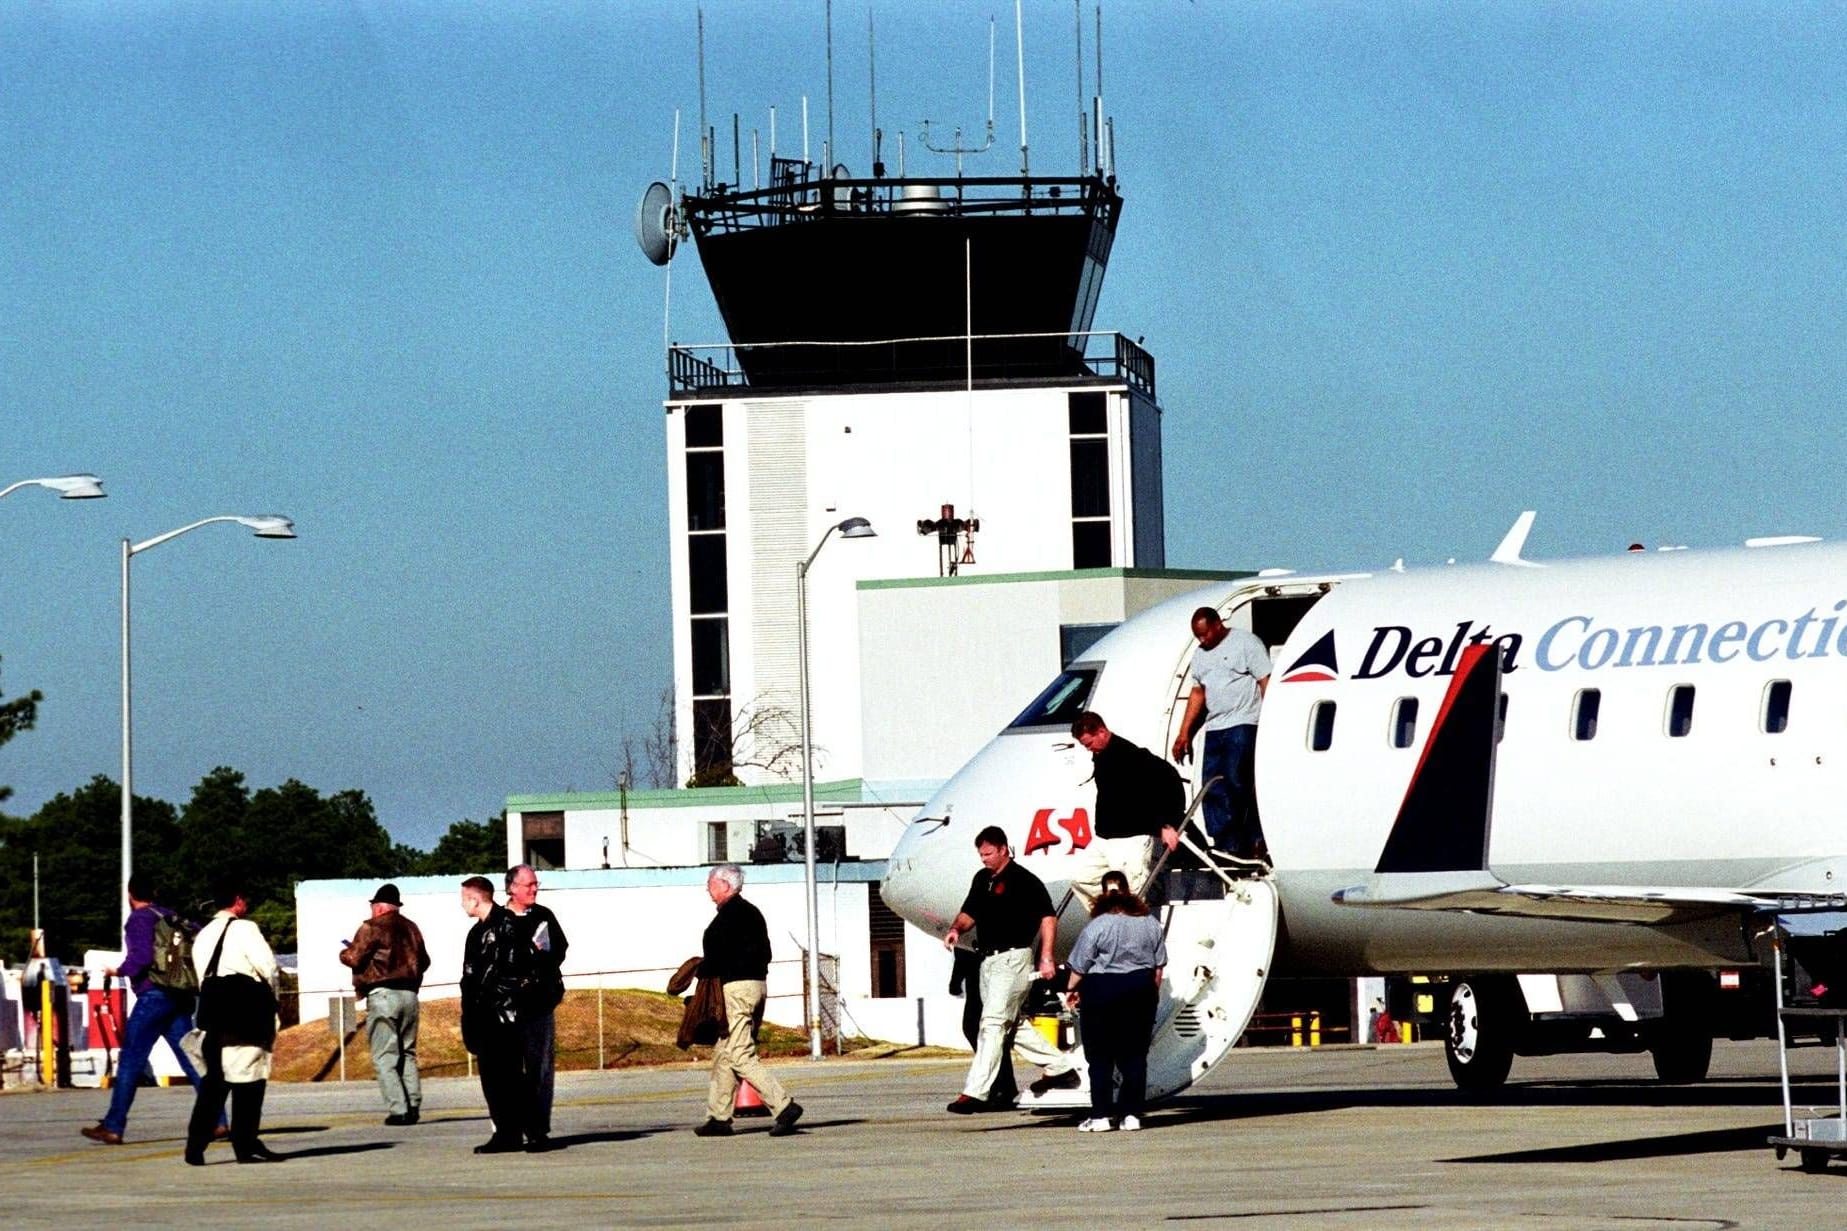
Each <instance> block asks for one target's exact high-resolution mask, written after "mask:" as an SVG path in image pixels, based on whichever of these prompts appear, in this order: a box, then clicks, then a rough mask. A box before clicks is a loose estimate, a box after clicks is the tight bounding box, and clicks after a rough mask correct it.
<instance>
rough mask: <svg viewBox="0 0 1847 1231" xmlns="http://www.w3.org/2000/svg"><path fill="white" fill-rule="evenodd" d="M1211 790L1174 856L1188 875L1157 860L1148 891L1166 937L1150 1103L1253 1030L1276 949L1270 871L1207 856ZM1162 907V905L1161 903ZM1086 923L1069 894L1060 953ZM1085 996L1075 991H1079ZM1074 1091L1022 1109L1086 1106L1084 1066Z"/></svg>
mask: <svg viewBox="0 0 1847 1231" xmlns="http://www.w3.org/2000/svg"><path fill="white" fill-rule="evenodd" d="M1211 785H1212V783H1210V782H1208V783H1206V784H1205V786H1202V787H1201V788H1200V792H1199V794H1198V795H1195V796H1194V798H1193V801H1192V803H1191V804H1190V805H1189V806H1188V808H1187V812H1186V816H1185V817H1184V818H1183V820H1182V823H1181V829H1180V849H1181V850H1184V851H1186V852H1188V853H1189V854H1190V856H1191V857H1192V858H1191V860H1190V861H1189V862H1193V863H1195V864H1196V865H1197V866H1196V867H1194V868H1185V869H1183V868H1169V867H1168V863H1169V855H1170V853H1169V852H1167V851H1162V852H1161V858H1160V859H1159V860H1158V861H1156V863H1155V866H1154V868H1153V870H1152V871H1150V873H1149V876H1148V883H1147V885H1145V886H1144V889H1143V891H1144V894H1145V895H1146V896H1147V897H1148V898H1149V905H1150V907H1151V908H1153V909H1156V910H1157V911H1158V912H1159V914H1160V917H1161V924H1162V926H1163V927H1164V928H1165V929H1166V936H1167V970H1166V974H1165V976H1164V977H1163V978H1162V980H1161V998H1160V1003H1159V1004H1158V1005H1157V1007H1156V1008H1155V1014H1154V1038H1153V1041H1152V1042H1151V1044H1150V1045H1149V1048H1148V1099H1149V1100H1150V1101H1153V1100H1155V1099H1162V1098H1167V1097H1169V1096H1171V1095H1175V1094H1178V1093H1179V1092H1180V1091H1182V1090H1184V1089H1186V1088H1187V1087H1188V1086H1190V1085H1192V1084H1193V1083H1194V1082H1196V1081H1198V1080H1199V1079H1200V1078H1202V1077H1204V1076H1205V1075H1206V1074H1207V1073H1209V1072H1211V1071H1212V1068H1213V1066H1214V1065H1216V1064H1217V1063H1218V1062H1219V1061H1220V1060H1222V1059H1223V1058H1224V1056H1225V1053H1226V1052H1228V1051H1230V1050H1231V1049H1232V1046H1233V1045H1234V1044H1236V1043H1237V1041H1238V1039H1239V1037H1240V1036H1241V1035H1242V1034H1243V1033H1244V1029H1245V1027H1246V1026H1248V1025H1249V1024H1250V1020H1251V1015H1252V1014H1253V1013H1254V1012H1255V1011H1256V1009H1257V1002H1258V1000H1259V999H1260V998H1261V997H1262V995H1263V987H1264V982H1265V980H1266V979H1267V978H1268V977H1269V973H1270V959H1271V956H1272V955H1273V953H1274V952H1275V948H1276V927H1277V898H1276V885H1275V882H1274V881H1273V880H1272V879H1271V878H1270V875H1269V866H1268V865H1267V864H1264V863H1260V862H1255V861H1251V860H1244V859H1237V858H1234V857H1232V856H1229V855H1226V854H1224V853H1223V852H1219V851H1215V850H1213V849H1212V848H1211V846H1210V844H1209V842H1208V840H1207V838H1206V834H1205V831H1204V829H1203V827H1202V826H1201V824H1200V822H1199V819H1198V816H1197V812H1198V808H1199V802H1200V800H1201V799H1202V798H1203V797H1204V794H1205V791H1206V788H1207V787H1210V786H1211ZM1157 903H1158V904H1157ZM1086 918H1087V912H1086V911H1085V908H1084V902H1083V899H1082V898H1079V897H1078V896H1077V894H1076V893H1075V892H1074V891H1072V890H1070V889H1069V888H1067V889H1066V891H1065V895H1064V897H1063V899H1062V900H1061V901H1060V903H1059V907H1058V922H1059V928H1058V932H1059V940H1060V947H1061V949H1063V950H1064V951H1065V952H1069V951H1070V950H1069V946H1070V944H1071V943H1073V942H1074V941H1075V939H1076V935H1077V932H1079V931H1081V930H1082V923H1083V921H1084V919H1086ZM1081 990H1082V988H1081V985H1080V991H1081ZM1078 1075H1079V1077H1080V1078H1081V1079H1082V1083H1081V1084H1080V1085H1079V1086H1077V1087H1074V1088H1067V1089H1060V1090H1047V1091H1046V1092H1045V1093H1043V1094H1033V1093H1031V1092H1030V1091H1025V1092H1022V1093H1021V1095H1020V1100H1019V1104H1018V1105H1019V1106H1020V1107H1021V1108H1022V1109H1026V1110H1060V1111H1063V1110H1075V1109H1080V1108H1088V1107H1089V1106H1090V1090H1089V1081H1090V1076H1089V1073H1088V1072H1087V1071H1086V1068H1085V1066H1084V1064H1083V1063H1082V1061H1081V1059H1080V1061H1079V1064H1078Z"/></svg>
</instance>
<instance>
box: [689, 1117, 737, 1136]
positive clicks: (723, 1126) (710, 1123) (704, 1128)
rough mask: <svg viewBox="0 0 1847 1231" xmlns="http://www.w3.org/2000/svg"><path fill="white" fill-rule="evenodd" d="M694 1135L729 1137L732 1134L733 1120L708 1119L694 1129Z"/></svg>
mask: <svg viewBox="0 0 1847 1231" xmlns="http://www.w3.org/2000/svg"><path fill="white" fill-rule="evenodd" d="M693 1136H695V1137H729V1136H731V1121H729V1120H707V1121H706V1122H705V1123H704V1124H701V1125H700V1126H699V1127H698V1128H696V1129H694V1130H693Z"/></svg>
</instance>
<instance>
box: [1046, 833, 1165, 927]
mask: <svg viewBox="0 0 1847 1231" xmlns="http://www.w3.org/2000/svg"><path fill="white" fill-rule="evenodd" d="M1153 856H1154V839H1153V838H1151V837H1146V836H1137V837H1133V838H1092V839H1091V840H1090V845H1089V846H1086V847H1085V848H1084V849H1083V850H1081V851H1073V852H1071V854H1070V855H1068V856H1067V857H1066V862H1065V872H1066V875H1067V877H1068V878H1069V880H1070V882H1071V888H1072V890H1073V891H1074V892H1075V893H1076V894H1077V896H1078V897H1080V898H1082V899H1083V901H1084V908H1085V909H1086V910H1088V909H1089V908H1090V907H1092V906H1095V905H1096V904H1097V898H1098V896H1099V895H1101V894H1102V892H1103V874H1104V873H1105V872H1121V873H1122V874H1123V875H1124V876H1127V877H1128V878H1129V891H1130V892H1131V893H1140V892H1142V889H1143V887H1144V886H1145V884H1146V882H1147V880H1148V869H1149V868H1151V867H1153V866H1154V858H1153Z"/></svg>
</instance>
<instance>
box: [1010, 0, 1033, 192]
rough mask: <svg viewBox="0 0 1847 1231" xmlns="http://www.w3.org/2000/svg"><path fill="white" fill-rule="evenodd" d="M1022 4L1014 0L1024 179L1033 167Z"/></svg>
mask: <svg viewBox="0 0 1847 1231" xmlns="http://www.w3.org/2000/svg"><path fill="white" fill-rule="evenodd" d="M1020 5H1021V0H1013V49H1014V54H1015V56H1016V58H1017V64H1018V68H1017V73H1018V76H1019V79H1020V177H1021V178H1022V179H1024V178H1026V177H1027V176H1030V175H1031V174H1032V168H1031V166H1030V164H1029V163H1028V161H1027V158H1026V18H1025V17H1024V16H1023V15H1022V12H1021V8H1020Z"/></svg>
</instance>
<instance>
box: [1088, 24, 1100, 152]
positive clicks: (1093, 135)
mask: <svg viewBox="0 0 1847 1231" xmlns="http://www.w3.org/2000/svg"><path fill="white" fill-rule="evenodd" d="M1095 42H1096V44H1097V96H1096V97H1097V118H1096V123H1094V124H1092V125H1091V126H1090V139H1091V141H1092V142H1094V143H1095V145H1096V158H1095V160H1094V161H1095V162H1096V164H1097V174H1098V175H1102V174H1103V5H1102V4H1101V3H1099V4H1098V5H1097V37H1096V39H1095Z"/></svg>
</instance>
